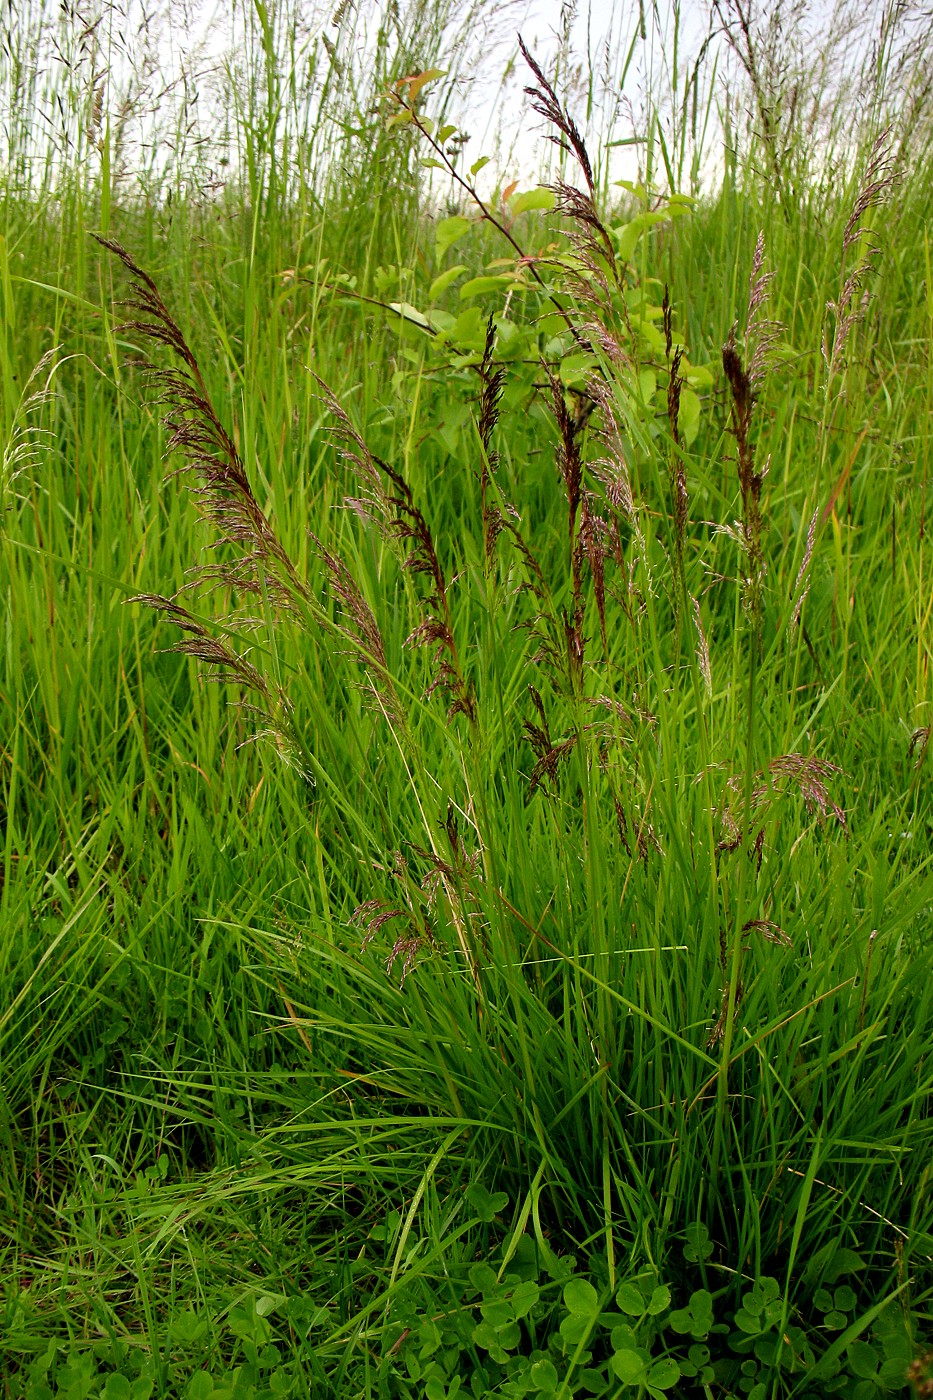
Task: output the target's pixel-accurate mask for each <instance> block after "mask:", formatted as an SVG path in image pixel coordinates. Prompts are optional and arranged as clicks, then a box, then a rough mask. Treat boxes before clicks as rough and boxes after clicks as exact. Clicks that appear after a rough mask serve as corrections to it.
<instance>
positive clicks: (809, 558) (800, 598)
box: [791, 507, 820, 627]
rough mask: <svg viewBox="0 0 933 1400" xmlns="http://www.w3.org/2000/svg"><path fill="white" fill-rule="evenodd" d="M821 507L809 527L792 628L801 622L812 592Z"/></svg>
mask: <svg viewBox="0 0 933 1400" xmlns="http://www.w3.org/2000/svg"><path fill="white" fill-rule="evenodd" d="M819 514H820V511H819V507H817V509H816V510H815V511H814V512H813V514H812V515H811V517H810V524H809V525H808V526H807V544H806V548H805V549H804V552H803V560H802V561H801V564H800V568H799V570H798V572H797V582H796V583H795V584H794V611H793V615H792V617H791V626H792V627H796V626H797V624H798V623H799V621H800V614H801V612H802V611H803V605H804V603H805V602H806V601H807V594H808V593H809V592H810V585H811V584H812V582H813V578H812V575H811V573H810V565H811V563H812V562H813V546H814V544H815V543H816V526H817V521H818V520H819Z"/></svg>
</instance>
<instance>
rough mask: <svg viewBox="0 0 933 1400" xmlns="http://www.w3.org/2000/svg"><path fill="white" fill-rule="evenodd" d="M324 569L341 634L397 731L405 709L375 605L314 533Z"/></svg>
mask: <svg viewBox="0 0 933 1400" xmlns="http://www.w3.org/2000/svg"><path fill="white" fill-rule="evenodd" d="M311 540H312V543H313V544H314V547H315V549H316V551H317V554H318V557H319V558H320V560H321V562H322V564H323V565H324V568H325V569H326V571H327V577H328V581H329V583H330V587H331V591H332V592H333V594H334V596H335V597H336V598H337V599H338V600H339V602H340V605H341V608H342V611H343V617H344V623H343V625H342V626H341V627H340V632H341V634H342V635H343V636H344V637H345V638H347V639H348V640H349V641H350V643H351V644H352V649H353V654H354V655H355V657H356V659H357V661H358V662H359V663H360V665H362V666H363V667H364V668H365V669H366V674H367V677H368V680H369V685H370V687H371V689H372V692H373V694H374V695H375V696H376V697H377V699H378V704H379V708H380V710H381V711H382V712H383V713H384V714H385V716H386V718H387V719H388V720H389V722H390V724H391V725H392V726H393V727H394V728H395V729H397V730H400V731H401V730H404V728H405V724H406V721H405V711H404V708H403V706H402V704H401V702H400V700H399V697H398V692H397V691H396V689H395V685H394V683H393V680H392V676H391V673H390V671H389V664H388V661H387V660H386V653H385V643H384V642H383V639H382V633H381V631H380V630H379V623H378V622H377V621H376V615H375V613H374V612H373V610H372V608H371V607H370V606H369V604H368V603H367V601H366V599H365V598H364V597H363V594H362V591H361V589H360V587H359V585H358V584H357V582H356V580H355V579H354V577H353V575H352V574H351V573H350V570H349V569H348V568H347V566H346V564H345V563H344V562H343V560H342V559H340V558H339V557H338V556H337V555H336V554H333V553H331V551H330V550H329V549H326V548H325V546H324V545H323V544H322V543H321V541H320V540H319V539H318V538H317V536H316V535H312V536H311Z"/></svg>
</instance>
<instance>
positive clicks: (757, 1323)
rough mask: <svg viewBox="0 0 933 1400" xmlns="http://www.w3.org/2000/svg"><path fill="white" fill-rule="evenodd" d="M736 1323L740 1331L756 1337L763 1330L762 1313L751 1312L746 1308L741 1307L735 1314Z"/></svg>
mask: <svg viewBox="0 0 933 1400" xmlns="http://www.w3.org/2000/svg"><path fill="white" fill-rule="evenodd" d="M735 1325H736V1327H738V1329H739V1331H740V1332H745V1333H746V1334H747V1335H748V1336H750V1337H755V1336H757V1335H758V1333H759V1332H760V1331H761V1313H760V1312H755V1313H750V1312H748V1311H747V1310H746V1309H745V1308H739V1310H738V1312H737V1313H736V1315H735Z"/></svg>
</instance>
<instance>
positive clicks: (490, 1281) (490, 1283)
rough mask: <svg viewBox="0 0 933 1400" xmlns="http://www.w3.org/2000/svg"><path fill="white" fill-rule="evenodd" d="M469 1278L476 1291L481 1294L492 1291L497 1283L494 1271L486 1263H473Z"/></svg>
mask: <svg viewBox="0 0 933 1400" xmlns="http://www.w3.org/2000/svg"><path fill="white" fill-rule="evenodd" d="M469 1279H470V1282H471V1283H472V1285H473V1287H474V1288H475V1289H476V1290H477V1292H479V1293H482V1294H487V1293H492V1292H493V1291H494V1289H495V1288H496V1286H497V1284H498V1279H497V1277H496V1271H495V1269H491V1268H490V1267H489V1265H488V1264H474V1265H473V1267H472V1269H471V1270H470V1273H469Z"/></svg>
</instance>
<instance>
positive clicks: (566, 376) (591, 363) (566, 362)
mask: <svg viewBox="0 0 933 1400" xmlns="http://www.w3.org/2000/svg"><path fill="white" fill-rule="evenodd" d="M598 363H599V361H598V360H597V359H596V356H595V355H589V354H587V353H586V352H585V351H578V352H577V353H576V354H575V355H565V356H564V358H563V359H562V360H561V362H560V371H559V372H560V379H561V383H562V384H566V386H567V388H568V389H584V388H585V387H586V383H587V380H588V379H589V378H590V376H591V375H592V373H593V371H594V370H595V369H596V367H597V365H598Z"/></svg>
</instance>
